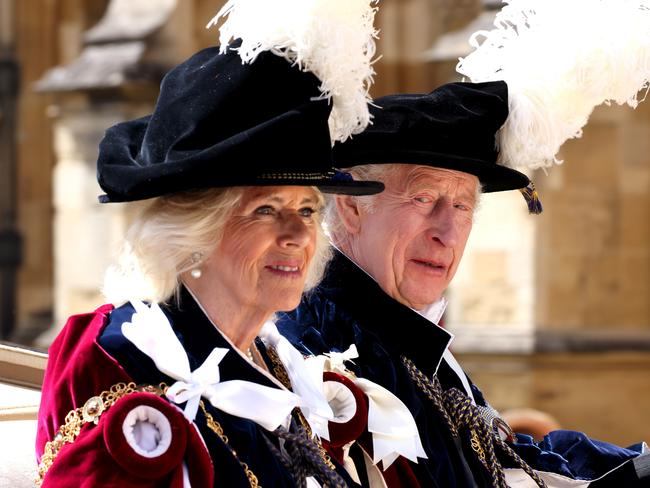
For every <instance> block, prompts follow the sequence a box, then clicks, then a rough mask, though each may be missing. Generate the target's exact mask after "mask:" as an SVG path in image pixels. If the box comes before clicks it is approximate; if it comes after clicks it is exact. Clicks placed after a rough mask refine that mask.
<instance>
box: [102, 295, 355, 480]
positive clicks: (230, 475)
mask: <svg viewBox="0 0 650 488" xmlns="http://www.w3.org/2000/svg"><path fill="white" fill-rule="evenodd" d="M179 303H180V305H178V306H176V305H174V306H161V308H162V310H163V311H164V313H165V314H166V315H167V317H168V319H169V321H170V323H171V324H172V328H173V330H174V332H175V334H176V336H177V337H178V339H179V341H180V342H181V344H182V345H183V347H184V349H185V351H186V352H187V355H188V358H189V362H190V369H191V370H194V369H196V368H198V367H199V366H200V365H201V364H202V363H203V362H204V361H205V359H206V358H207V356H208V355H209V354H210V352H211V351H212V350H213V349H214V348H215V347H221V348H227V349H232V346H231V345H230V344H229V343H228V341H227V340H226V339H225V338H224V337H223V336H222V335H221V333H220V332H218V331H217V330H216V328H215V327H214V326H213V325H212V323H211V322H210V321H209V319H208V318H207V317H206V316H205V314H204V313H203V311H202V310H201V309H200V307H199V306H198V305H197V303H196V302H195V301H194V299H193V298H192V296H191V295H190V294H189V293H188V292H187V290H185V289H183V290H182V292H181V296H180V301H179ZM133 313H134V309H133V307H132V306H131V305H130V304H126V305H123V306H122V307H119V308H117V309H115V310H114V311H113V312H112V313H111V314H110V317H109V322H108V324H107V325H106V327H105V328H104V330H103V332H102V333H101V335H100V337H99V340H98V342H99V344H100V345H101V347H102V348H103V349H104V350H105V351H106V352H107V353H108V354H109V355H111V356H112V357H113V358H115V359H116V360H117V362H118V363H119V364H120V366H122V368H124V370H126V372H127V373H128V374H129V376H131V378H133V380H134V381H135V382H136V383H145V384H154V385H155V384H158V383H160V382H165V383H167V384H168V385H171V384H173V383H174V380H172V379H171V378H169V377H167V376H166V375H164V374H163V373H161V372H160V371H159V370H158V369H157V368H156V366H155V365H154V363H153V361H152V360H151V359H150V358H149V357H148V356H146V355H145V354H144V353H142V352H141V351H140V350H139V349H138V348H137V347H136V346H135V345H134V344H133V343H131V342H130V341H129V340H128V339H127V338H126V337H125V336H124V335H123V334H122V330H121V327H122V324H123V323H124V322H130V321H131V317H132V315H133ZM257 345H258V348H259V349H260V351H261V352H262V353H263V356H265V354H264V346H263V344H262V343H261V342H258V343H257ZM265 359H268V357H266V356H265ZM219 368H220V374H221V380H222V381H227V380H231V379H239V380H245V381H251V382H254V383H258V384H260V385H264V386H267V387H271V388H278V385H277V384H276V383H274V382H273V381H271V380H270V379H269V378H268V377H267V376H265V375H264V374H262V373H260V372H259V371H258V370H256V369H255V368H254V367H252V366H251V365H250V363H249V362H248V361H247V360H246V359H244V358H243V357H241V356H240V355H239V354H237V353H235V352H230V353H228V354H226V356H225V357H224V359H223V360H222V361H221V363H220V365H219ZM269 370H271V371H272V368H269ZM204 403H205V406H206V409H207V410H208V412H209V413H210V414H211V415H212V416H213V417H214V419H215V420H217V421H218V422H219V423H220V424H221V426H222V427H223V430H224V434H225V435H226V436H227V437H228V442H229V444H230V445H231V446H232V447H233V448H234V449H235V451H236V452H237V455H238V457H239V458H240V460H241V461H243V462H244V463H246V464H247V465H248V467H249V468H250V469H251V470H252V471H253V473H254V474H255V475H256V476H257V477H258V480H259V484H260V486H263V487H293V486H296V484H295V482H294V479H293V478H292V477H291V475H290V474H289V472H288V471H287V469H286V468H285V467H284V466H283V464H282V463H281V461H280V459H278V458H277V457H276V456H275V455H274V454H273V453H272V452H271V450H270V449H269V447H268V446H267V444H266V442H265V441H264V439H263V438H262V436H264V435H265V436H266V437H267V438H269V439H271V440H274V441H275V439H274V436H273V434H272V433H269V432H268V431H266V430H264V429H263V428H262V427H260V426H259V425H257V424H256V423H254V422H253V421H250V420H246V419H243V418H240V417H235V416H232V415H229V414H227V413H225V412H222V411H220V410H217V409H216V408H214V407H213V406H212V405H211V404H210V403H209V402H207V401H206V402H204ZM195 423H196V425H197V426H198V428H199V431H200V432H201V435H202V436H203V439H204V440H205V443H206V445H207V447H208V451H209V452H210V456H211V458H212V462H213V464H214V470H215V486H219V487H228V488H230V487H239V486H241V487H249V486H250V484H249V482H248V480H247V478H246V476H245V473H244V471H243V469H242V468H241V466H240V465H239V463H238V462H237V460H235V458H234V457H233V456H232V454H231V453H230V452H229V450H228V449H227V448H226V446H224V444H223V442H222V441H221V439H219V437H218V436H217V435H216V434H215V433H214V432H213V431H212V430H210V429H209V428H208V427H207V425H206V419H205V416H204V414H203V412H202V411H201V410H200V409H199V412H198V414H197V417H196V420H195ZM276 447H277V446H276ZM338 472H339V474H340V475H341V476H343V477H344V479H345V480H346V481H347V482H348V484H349V486H357V485H356V484H355V483H354V482H352V481H351V480H350V479H349V477H348V476H347V473H345V471H344V470H343V469H342V468H339V469H338Z"/></svg>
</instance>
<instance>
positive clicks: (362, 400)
mask: <svg viewBox="0 0 650 488" xmlns="http://www.w3.org/2000/svg"><path fill="white" fill-rule="evenodd" d="M323 381H324V382H326V381H335V382H337V383H341V384H342V385H344V386H345V387H346V388H347V389H348V390H350V392H351V393H352V395H354V400H355V401H356V404H357V409H356V412H355V413H354V416H353V417H352V418H351V419H350V420H348V421H347V422H331V421H330V422H328V424H327V428H328V430H329V434H330V440H329V442H327V441H323V444H328V445H330V446H332V447H334V448H340V447H342V446H344V445H345V444H347V443H349V442H352V441H355V440H357V439H358V438H359V437H360V436H361V434H363V432H364V430H366V428H367V426H368V400H367V398H366V395H365V393H364V392H363V391H361V389H360V388H359V387H358V386H356V385H355V384H354V383H353V382H352V381H351V380H350V379H348V378H346V377H345V376H343V375H341V374H338V373H332V372H330V371H326V372H325V373H323ZM341 461H342V460H341Z"/></svg>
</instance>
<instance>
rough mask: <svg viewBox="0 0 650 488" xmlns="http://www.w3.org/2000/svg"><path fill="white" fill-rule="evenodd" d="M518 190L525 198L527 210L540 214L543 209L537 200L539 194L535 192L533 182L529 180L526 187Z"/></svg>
mask: <svg viewBox="0 0 650 488" xmlns="http://www.w3.org/2000/svg"><path fill="white" fill-rule="evenodd" d="M519 191H520V192H521V194H522V195H523V196H524V199H525V200H526V204H527V205H528V212H530V213H531V214H535V215H539V214H541V213H542V211H543V208H542V202H541V201H540V200H539V194H538V193H537V190H536V189H535V185H534V184H533V182H532V181H531V182H529V183H528V186H527V187H526V188H520V189H519Z"/></svg>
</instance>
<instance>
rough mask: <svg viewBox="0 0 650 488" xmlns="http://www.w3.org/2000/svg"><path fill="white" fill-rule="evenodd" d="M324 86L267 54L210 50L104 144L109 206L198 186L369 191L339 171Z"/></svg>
mask: <svg viewBox="0 0 650 488" xmlns="http://www.w3.org/2000/svg"><path fill="white" fill-rule="evenodd" d="M319 85H320V81H319V79H318V78H317V77H316V76H314V75H313V74H311V73H309V72H305V71H301V70H300V69H298V67H297V66H293V65H291V64H290V63H288V62H287V61H286V60H285V59H283V58H281V57H279V56H276V55H274V54H272V53H270V52H263V53H261V54H260V55H259V56H258V58H257V59H256V60H255V62H254V63H251V64H243V63H242V61H241V59H240V57H239V56H238V55H237V53H236V52H235V51H233V50H232V49H228V50H227V51H226V52H225V53H223V54H219V50H218V48H208V49H205V50H203V51H200V52H198V53H197V54H195V55H194V56H192V57H191V58H190V59H188V60H187V61H185V62H184V63H182V64H180V65H179V66H177V67H175V68H174V69H172V70H171V71H170V72H169V73H168V74H167V75H166V76H165V77H164V79H163V81H162V84H161V90H160V95H159V98H158V101H157V104H156V108H155V110H154V113H153V114H152V115H150V116H147V117H143V118H140V119H137V120H133V121H129V122H124V123H121V124H117V125H116V126H114V127H111V128H110V129H109V130H108V131H107V132H106V135H105V137H104V139H103V141H102V142H101V144H100V152H99V159H98V163H97V171H98V180H99V184H100V186H101V188H102V189H103V190H104V191H105V192H106V194H105V195H102V196H101V197H100V201H101V202H121V201H132V200H142V199H146V198H151V197H156V196H161V195H165V194H168V193H174V192H179V191H187V190H193V189H202V188H211V187H226V186H249V185H255V186H257V185H265V186H266V185H309V186H317V187H319V188H320V189H321V190H322V191H324V192H331V193H349V194H371V193H377V192H379V191H381V190H382V189H383V186H382V185H381V184H380V183H376V182H354V181H351V180H349V179H346V178H343V177H341V176H340V175H339V174H337V173H336V172H335V171H334V169H333V168H332V152H331V141H330V134H329V129H328V117H329V114H330V111H331V106H330V103H329V101H328V100H327V99H324V98H323V97H321V96H320V95H321V92H320V90H319Z"/></svg>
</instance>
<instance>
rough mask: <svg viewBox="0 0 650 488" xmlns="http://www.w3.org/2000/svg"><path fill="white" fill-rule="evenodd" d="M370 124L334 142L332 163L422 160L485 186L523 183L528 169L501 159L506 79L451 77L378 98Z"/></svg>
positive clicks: (490, 188) (492, 188)
mask: <svg viewBox="0 0 650 488" xmlns="http://www.w3.org/2000/svg"><path fill="white" fill-rule="evenodd" d="M370 113H371V114H372V116H373V120H372V125H370V126H368V128H367V129H366V130H365V131H363V132H362V133H361V134H358V135H355V136H354V137H353V138H351V139H349V140H347V141H345V142H343V143H338V144H335V145H334V164H335V166H337V167H339V168H348V167H352V166H357V165H361V164H392V163H401V164H421V165H425V166H433V167H435V168H445V169H452V170H456V171H462V172H464V173H469V174H472V175H475V176H476V177H478V179H479V181H480V182H481V183H482V185H483V191H484V192H493V191H503V190H514V189H517V188H524V187H525V186H526V185H528V183H529V180H528V177H527V176H526V175H524V174H523V173H520V172H519V171H515V170H513V169H510V168H507V167H505V166H502V165H500V164H497V156H498V152H497V149H496V140H495V135H496V133H497V131H498V130H499V128H500V127H501V126H502V125H503V123H504V122H505V121H506V118H507V117H508V86H507V85H506V84H505V82H503V81H493V82H487V83H448V84H446V85H442V86H441V87H439V88H437V89H435V90H433V91H432V92H431V93H426V94H419V93H408V94H396V95H388V96H385V97H381V98H378V99H376V100H374V101H373V105H372V106H371V107H370Z"/></svg>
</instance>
